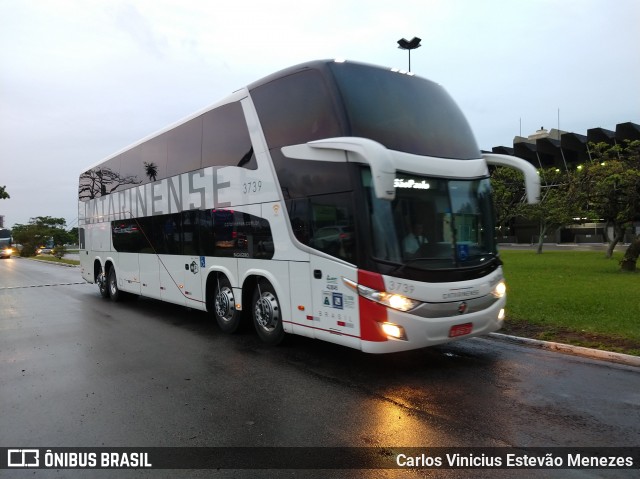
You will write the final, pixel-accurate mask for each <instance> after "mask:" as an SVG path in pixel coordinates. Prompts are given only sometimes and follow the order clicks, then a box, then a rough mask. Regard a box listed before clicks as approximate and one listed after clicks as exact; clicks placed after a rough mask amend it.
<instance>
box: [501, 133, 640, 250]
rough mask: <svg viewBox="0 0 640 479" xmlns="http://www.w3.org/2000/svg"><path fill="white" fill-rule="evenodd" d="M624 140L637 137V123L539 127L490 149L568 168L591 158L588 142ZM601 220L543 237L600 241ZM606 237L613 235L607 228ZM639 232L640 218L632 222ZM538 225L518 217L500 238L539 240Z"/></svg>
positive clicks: (542, 165) (552, 240) (539, 165)
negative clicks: (566, 128)
mask: <svg viewBox="0 0 640 479" xmlns="http://www.w3.org/2000/svg"><path fill="white" fill-rule="evenodd" d="M625 140H630V141H633V140H640V125H638V124H636V123H632V122H626V123H619V124H617V125H616V130H615V131H612V130H607V129H605V128H600V127H597V128H590V129H588V130H587V132H586V135H583V134H578V133H573V132H567V131H562V130H557V129H555V128H552V129H551V130H546V129H545V128H544V127H540V129H539V130H537V131H536V132H535V133H534V134H532V135H529V136H528V137H526V138H525V137H521V136H516V137H515V138H514V139H513V147H507V146H495V147H493V148H492V150H491V151H492V152H493V153H502V154H507V155H513V156H517V157H518V158H522V159H524V160H527V161H528V162H529V163H531V164H532V165H533V166H535V167H536V168H551V167H555V168H559V169H562V170H565V171H571V170H575V169H576V168H578V166H579V165H581V164H584V163H586V162H588V161H591V159H592V157H591V153H592V152H591V151H590V149H589V143H602V142H604V143H608V144H609V145H611V146H614V145H616V144H623V143H624V141H625ZM605 228H606V225H605V224H603V223H585V224H581V225H572V226H567V227H563V228H559V229H558V230H556V231H554V232H551V233H550V234H549V235H547V237H545V242H550V243H602V242H604V241H605ZM608 233H609V237H612V236H613V233H612V232H608ZM639 233H640V221H639V222H637V223H636V224H635V234H639ZM537 234H538V225H537V224H533V223H531V222H527V221H526V220H517V221H515V222H514V224H513V225H512V227H511V231H510V232H509V235H508V236H505V237H504V238H500V240H501V241H504V242H517V243H536V242H537V241H538V237H537ZM633 236H634V232H633V231H630V232H627V236H626V237H625V240H624V241H625V242H630V241H631V239H632V237H633Z"/></svg>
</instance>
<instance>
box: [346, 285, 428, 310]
mask: <svg viewBox="0 0 640 479" xmlns="http://www.w3.org/2000/svg"><path fill="white" fill-rule="evenodd" d="M358 294H360V296H364V297H365V298H367V299H370V300H371V301H375V302H376V303H380V304H383V305H385V306H388V307H390V308H393V309H397V310H398V311H411V310H412V309H414V308H415V307H416V306H418V305H419V304H420V301H416V300H415V299H411V298H407V297H406V296H402V295H401V294H395V293H393V294H392V293H387V292H386V291H377V290H375V289H373V288H368V287H366V286H362V285H361V284H359V285H358Z"/></svg>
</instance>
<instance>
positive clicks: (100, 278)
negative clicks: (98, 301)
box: [96, 267, 109, 298]
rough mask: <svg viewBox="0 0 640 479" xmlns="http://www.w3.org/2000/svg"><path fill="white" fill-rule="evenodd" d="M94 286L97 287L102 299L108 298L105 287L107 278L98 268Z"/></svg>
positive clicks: (102, 270)
mask: <svg viewBox="0 0 640 479" xmlns="http://www.w3.org/2000/svg"><path fill="white" fill-rule="evenodd" d="M96 284H97V285H98V291H99V292H100V296H102V297H103V298H108V297H109V288H108V287H107V277H106V276H105V274H104V269H102V267H100V272H99V273H98V275H97V276H96Z"/></svg>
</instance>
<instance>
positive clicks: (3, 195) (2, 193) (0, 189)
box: [0, 186, 11, 200]
mask: <svg viewBox="0 0 640 479" xmlns="http://www.w3.org/2000/svg"><path fill="white" fill-rule="evenodd" d="M6 188H7V187H6V186H0V200H6V199H9V198H11V196H9V193H7V189H6Z"/></svg>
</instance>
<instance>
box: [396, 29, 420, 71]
mask: <svg viewBox="0 0 640 479" xmlns="http://www.w3.org/2000/svg"><path fill="white" fill-rule="evenodd" d="M421 41H422V39H421V38H418V37H413V38H412V39H411V40H409V41H407V40H406V39H405V38H401V39H400V40H398V48H399V49H400V50H408V51H409V71H411V50H415V49H416V48H420V47H421V46H422V45H420V42H421Z"/></svg>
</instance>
